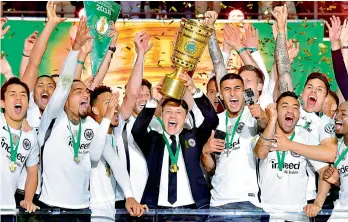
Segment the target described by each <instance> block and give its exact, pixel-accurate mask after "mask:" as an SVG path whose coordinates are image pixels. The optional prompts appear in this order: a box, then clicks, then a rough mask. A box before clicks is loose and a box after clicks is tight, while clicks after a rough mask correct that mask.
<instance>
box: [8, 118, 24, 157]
mask: <svg viewBox="0 0 348 222" xmlns="http://www.w3.org/2000/svg"><path fill="white" fill-rule="evenodd" d="M7 131H8V134H9V136H10V160H11V162H16V156H17V153H18V146H19V142H20V140H21V137H22V129H20V131H19V139H18V141H17V143H16V145H15V147H14V146H13V139H12V133H11V130H10V127H9V126H8V125H7Z"/></svg>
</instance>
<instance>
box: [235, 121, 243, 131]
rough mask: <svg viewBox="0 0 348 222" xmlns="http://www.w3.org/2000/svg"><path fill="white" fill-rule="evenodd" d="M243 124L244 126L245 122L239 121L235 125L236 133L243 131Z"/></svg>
mask: <svg viewBox="0 0 348 222" xmlns="http://www.w3.org/2000/svg"><path fill="white" fill-rule="evenodd" d="M244 126H245V123H243V122H240V123H239V124H238V126H237V130H236V131H237V133H241V132H242V131H243V128H244Z"/></svg>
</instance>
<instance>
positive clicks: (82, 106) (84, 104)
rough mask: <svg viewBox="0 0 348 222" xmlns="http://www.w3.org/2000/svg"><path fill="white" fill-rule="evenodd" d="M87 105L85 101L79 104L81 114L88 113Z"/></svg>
mask: <svg viewBox="0 0 348 222" xmlns="http://www.w3.org/2000/svg"><path fill="white" fill-rule="evenodd" d="M88 107H89V104H88V102H87V101H82V102H81V103H80V109H81V111H82V112H87V111H88Z"/></svg>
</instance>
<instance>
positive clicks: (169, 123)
mask: <svg viewBox="0 0 348 222" xmlns="http://www.w3.org/2000/svg"><path fill="white" fill-rule="evenodd" d="M177 125H178V122H177V121H175V120H169V122H168V128H169V129H170V128H172V129H175V128H176V126H177Z"/></svg>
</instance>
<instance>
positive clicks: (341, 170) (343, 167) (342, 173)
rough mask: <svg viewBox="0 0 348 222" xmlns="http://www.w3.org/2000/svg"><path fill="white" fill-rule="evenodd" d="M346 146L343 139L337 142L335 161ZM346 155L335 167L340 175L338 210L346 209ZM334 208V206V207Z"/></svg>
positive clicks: (347, 198) (347, 178)
mask: <svg viewBox="0 0 348 222" xmlns="http://www.w3.org/2000/svg"><path fill="white" fill-rule="evenodd" d="M345 149H348V146H347V145H346V144H345V143H344V140H343V137H342V138H340V139H339V141H338V152H337V157H336V161H337V159H338V158H339V155H341V154H342V153H343V152H344V150H345ZM347 156H348V155H346V156H345V157H344V158H343V159H342V160H341V161H340V163H339V164H338V165H337V169H338V173H339V174H340V183H341V184H340V192H339V198H338V202H339V203H340V209H348V158H347ZM335 208H336V205H335Z"/></svg>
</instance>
